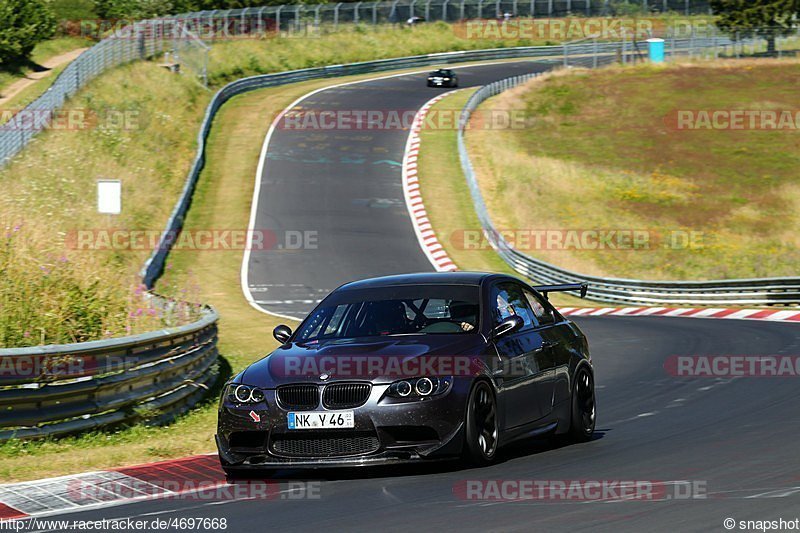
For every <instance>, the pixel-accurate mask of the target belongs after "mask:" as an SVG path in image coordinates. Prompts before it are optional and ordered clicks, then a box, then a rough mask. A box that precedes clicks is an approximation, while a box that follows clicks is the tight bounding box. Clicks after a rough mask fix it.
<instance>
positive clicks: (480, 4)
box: [412, 0, 483, 19]
mask: <svg viewBox="0 0 800 533" xmlns="http://www.w3.org/2000/svg"><path fill="white" fill-rule="evenodd" d="M412 3H413V2H412ZM478 18H479V19H482V18H483V0H478Z"/></svg>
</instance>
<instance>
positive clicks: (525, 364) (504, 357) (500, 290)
mask: <svg viewBox="0 0 800 533" xmlns="http://www.w3.org/2000/svg"><path fill="white" fill-rule="evenodd" d="M489 304H490V306H492V307H493V312H492V320H493V322H494V325H497V324H499V323H500V322H502V321H503V320H504V319H506V318H508V317H509V316H511V315H518V316H520V317H521V318H522V320H523V326H522V328H520V329H519V330H518V331H515V332H513V333H509V334H507V335H504V336H503V337H500V338H499V339H495V340H493V343H494V347H495V349H496V350H497V354H498V356H499V357H500V365H499V366H500V368H499V369H498V370H497V371H496V376H497V375H499V376H500V378H501V382H502V384H501V387H502V391H503V396H504V403H505V412H506V427H507V428H513V427H517V426H521V425H523V424H527V423H530V422H534V421H536V420H539V419H540V418H542V417H544V416H545V415H546V414H547V413H549V409H550V405H551V403H552V389H548V388H547V385H546V384H545V383H543V382H544V381H546V379H547V371H548V369H549V368H551V367H552V364H551V363H550V362H549V361H548V355H547V353H546V350H544V349H543V342H542V336H541V334H540V333H539V331H538V330H539V328H538V327H537V322H536V320H535V317H534V314H533V311H532V310H531V307H530V304H529V303H528V301H527V299H526V297H525V294H524V291H523V288H522V286H521V285H520V284H518V283H514V282H510V281H503V282H498V283H496V284H495V285H494V286H493V287H492V289H491V291H490V301H489ZM548 394H549V396H548Z"/></svg>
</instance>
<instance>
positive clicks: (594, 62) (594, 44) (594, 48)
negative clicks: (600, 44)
mask: <svg viewBox="0 0 800 533" xmlns="http://www.w3.org/2000/svg"><path fill="white" fill-rule="evenodd" d="M597 53H598V51H597V37H595V38H594V39H592V68H597V60H598V58H597Z"/></svg>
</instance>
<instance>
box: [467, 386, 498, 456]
mask: <svg viewBox="0 0 800 533" xmlns="http://www.w3.org/2000/svg"><path fill="white" fill-rule="evenodd" d="M464 427H465V428H466V431H465V439H466V442H465V443H464V458H465V459H466V460H467V461H469V462H470V463H472V464H476V465H480V466H483V465H488V464H490V463H492V462H493V461H494V459H495V455H496V454H497V442H498V439H497V437H498V434H499V432H498V427H497V402H496V400H495V397H494V392H493V391H492V388H491V387H490V386H489V384H488V383H486V382H485V381H479V382H478V383H477V384H476V385H475V386H474V387H473V388H472V392H471V393H470V395H469V400H468V401H467V412H466V419H465V421H464Z"/></svg>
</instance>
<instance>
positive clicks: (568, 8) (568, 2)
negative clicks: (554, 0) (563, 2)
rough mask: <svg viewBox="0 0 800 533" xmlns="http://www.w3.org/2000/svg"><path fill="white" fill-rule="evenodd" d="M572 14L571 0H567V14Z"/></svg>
mask: <svg viewBox="0 0 800 533" xmlns="http://www.w3.org/2000/svg"><path fill="white" fill-rule="evenodd" d="M570 13H572V0H567V14H568V15H569V14H570Z"/></svg>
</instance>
